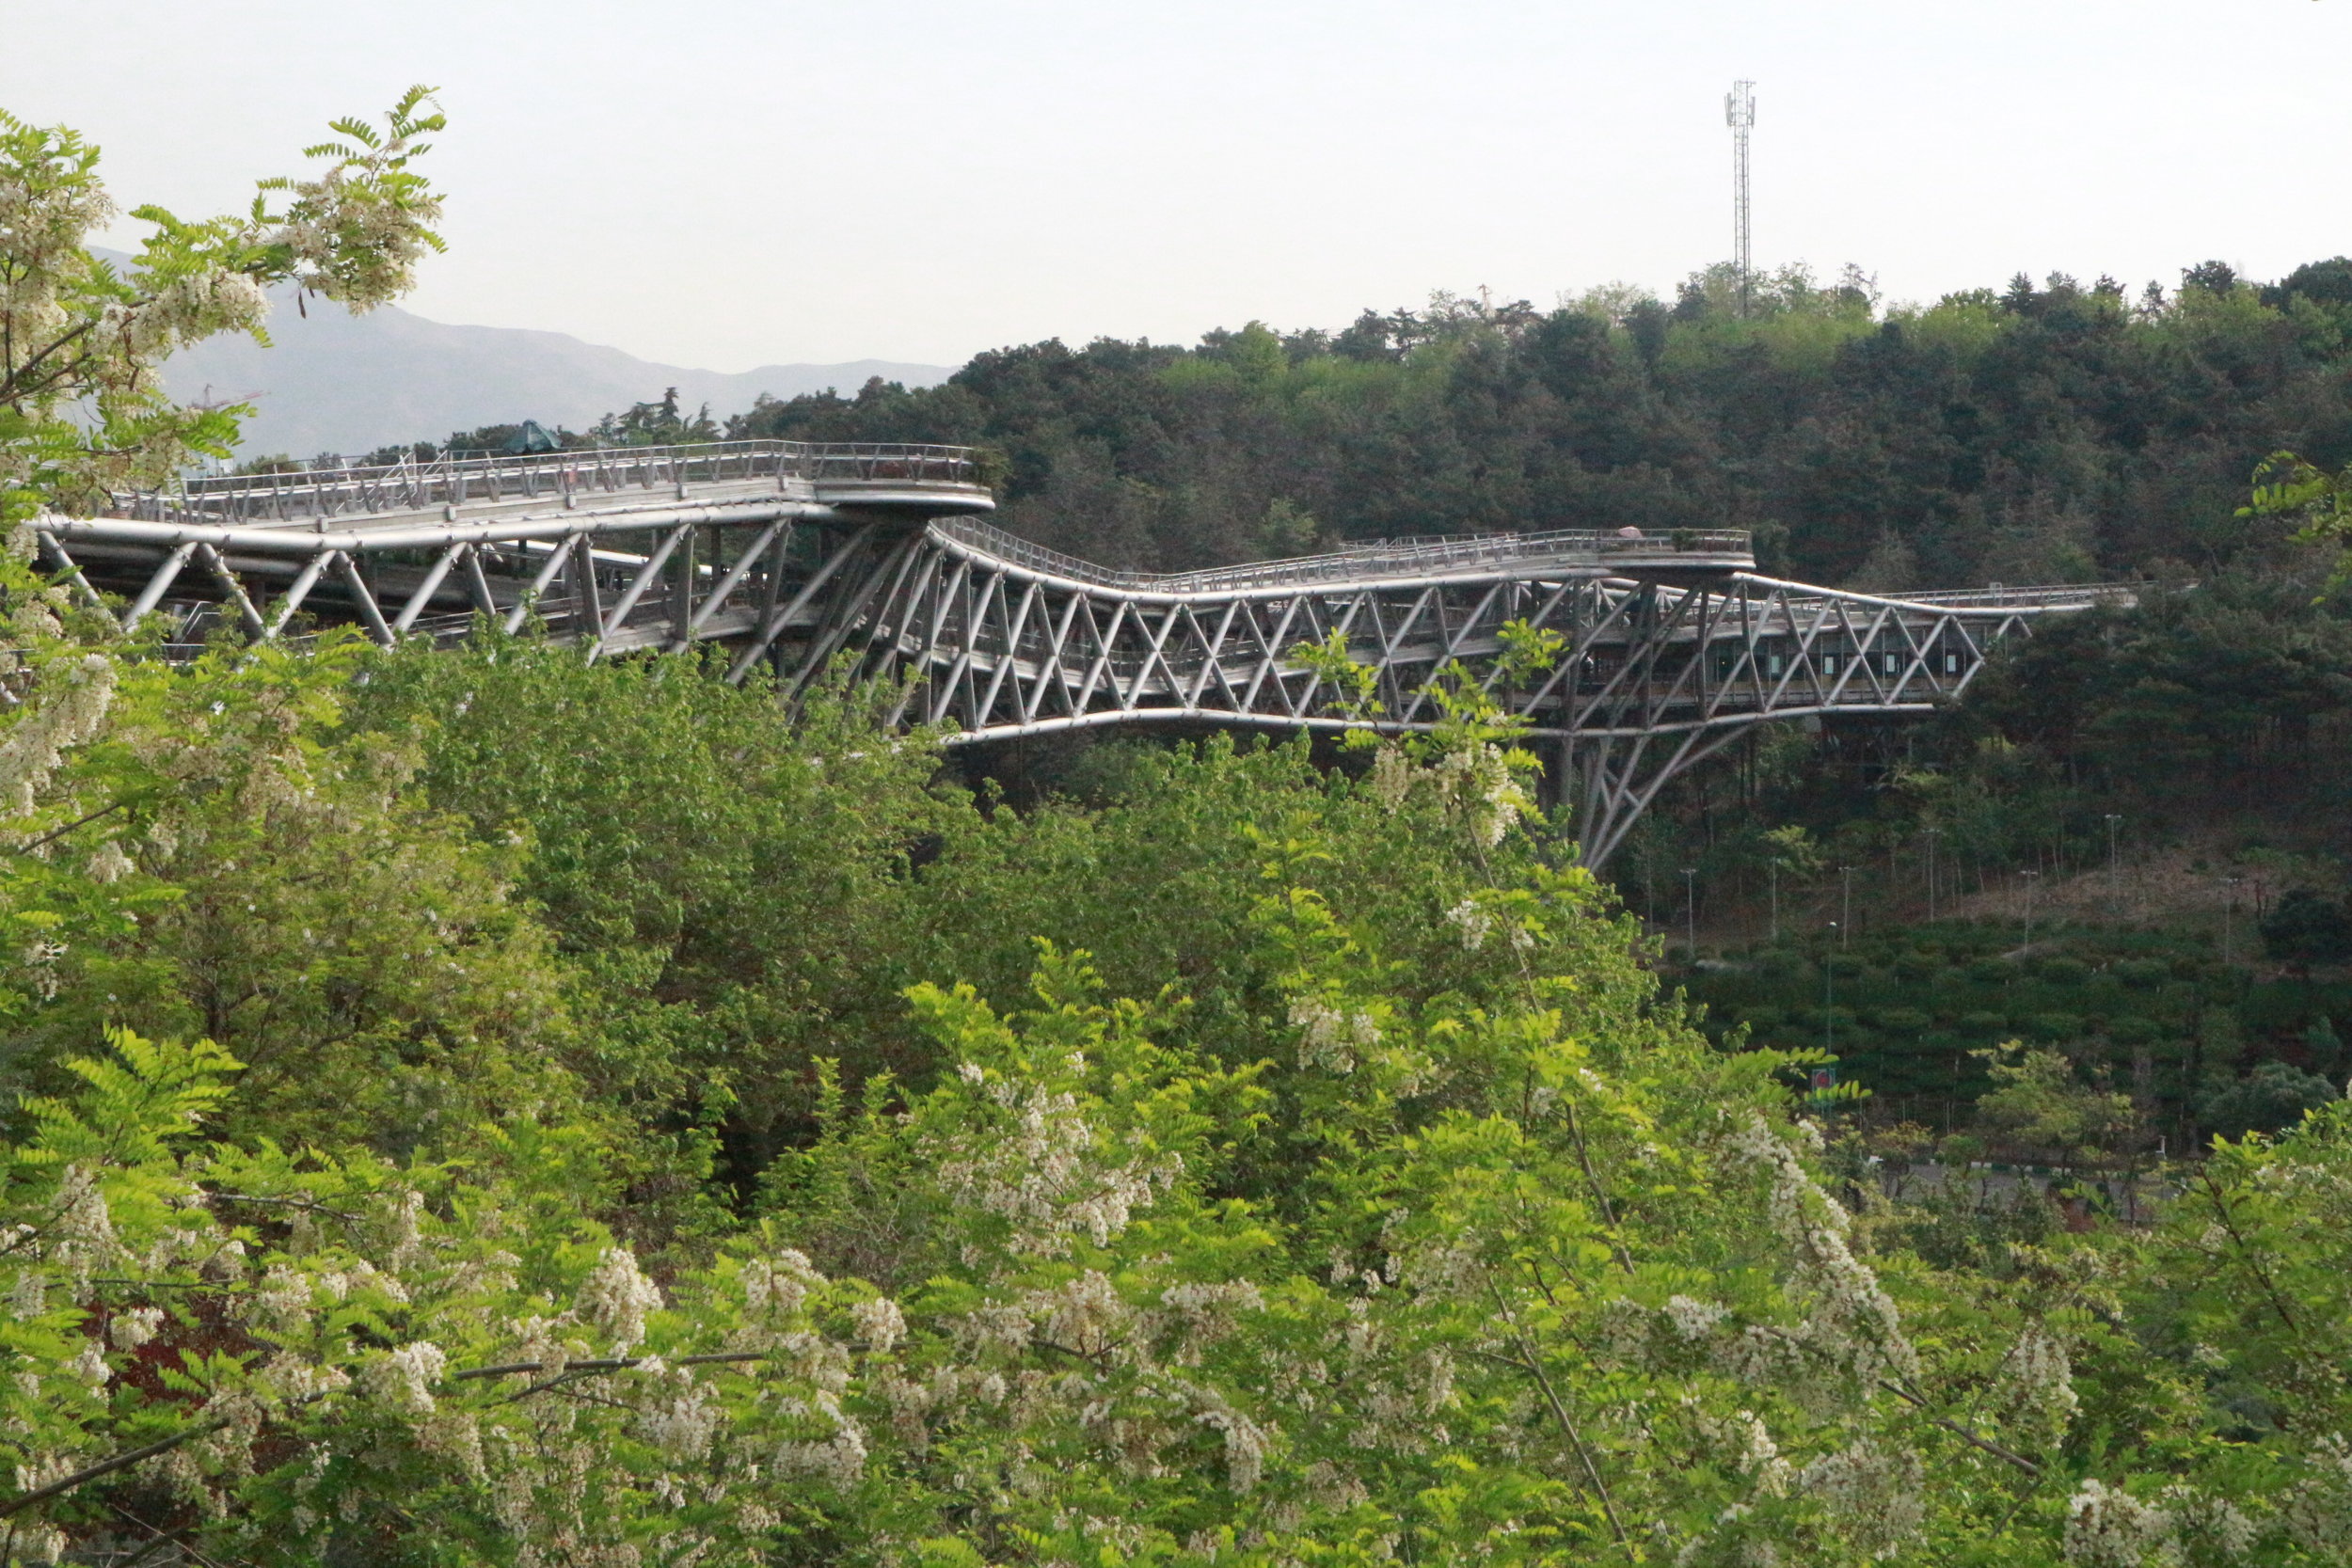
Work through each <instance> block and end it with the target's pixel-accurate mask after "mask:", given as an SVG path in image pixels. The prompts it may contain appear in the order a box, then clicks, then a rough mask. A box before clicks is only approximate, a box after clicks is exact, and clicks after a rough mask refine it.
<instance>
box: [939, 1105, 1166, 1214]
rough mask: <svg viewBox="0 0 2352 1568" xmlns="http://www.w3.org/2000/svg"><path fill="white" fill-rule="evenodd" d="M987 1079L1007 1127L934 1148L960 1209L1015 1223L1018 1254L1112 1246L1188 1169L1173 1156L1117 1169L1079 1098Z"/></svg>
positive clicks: (954, 1138)
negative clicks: (1082, 1242)
mask: <svg viewBox="0 0 2352 1568" xmlns="http://www.w3.org/2000/svg"><path fill="white" fill-rule="evenodd" d="M983 1079H984V1082H983V1084H982V1099H983V1101H984V1102H985V1103H987V1104H989V1105H991V1106H993V1108H994V1109H995V1110H996V1111H997V1112H998V1113H1000V1116H1001V1117H1002V1118H1004V1119H1000V1120H998V1121H996V1123H995V1125H993V1126H988V1127H984V1128H975V1129H972V1130H971V1131H968V1132H959V1133H957V1134H955V1135H953V1136H951V1137H948V1138H942V1139H935V1140H932V1141H931V1152H932V1153H933V1155H934V1156H935V1157H936V1158H937V1160H938V1163H939V1165H938V1168H939V1180H940V1184H941V1185H942V1186H943V1187H945V1188H946V1191H947V1193H948V1195H949V1196H951V1197H952V1198H953V1199H954V1200H955V1201H956V1202H957V1203H959V1204H962V1205H966V1206H969V1207H971V1208H975V1209H977V1210H978V1211H980V1212H982V1213H985V1214H993V1215H995V1216H997V1217H999V1218H1002V1219H1005V1220H1007V1221H1009V1222H1010V1224H1011V1227H1012V1229H1011V1234H1010V1235H1009V1237H1008V1238H1007V1240H1006V1243H1005V1244H1006V1247H1007V1249H1008V1250H1009V1251H1011V1252H1012V1253H1014V1254H1016V1255H1025V1256H1035V1257H1048V1258H1061V1257H1067V1256H1068V1255H1069V1252H1070V1248H1071V1244H1072V1243H1073V1241H1074V1240H1075V1239H1076V1238H1077V1237H1079V1236H1081V1235H1083V1236H1085V1237H1087V1238H1088V1239H1089V1240H1090V1241H1091V1242H1092V1243H1094V1244H1095V1245H1096V1246H1104V1245H1107V1244H1108V1243H1109V1242H1110V1241H1111V1239H1112V1238H1113V1237H1115V1236H1117V1235H1119V1234H1120V1232H1121V1231H1123V1230H1125V1229H1126V1228H1127V1220H1128V1216H1129V1215H1130V1214H1132V1213H1133V1212H1135V1211H1136V1210H1137V1209H1144V1208H1149V1207H1150V1206H1151V1204H1152V1198H1153V1196H1155V1194H1157V1193H1158V1192H1161V1191H1164V1190H1166V1189H1167V1188H1168V1186H1169V1185H1171V1184H1172V1183H1173V1182H1174V1181H1175V1180H1176V1178H1177V1177H1178V1176H1179V1175H1181V1174H1182V1172H1183V1170H1184V1159H1183V1157H1182V1156H1181V1155H1178V1154H1175V1153H1172V1152H1171V1153H1164V1154H1161V1155H1159V1156H1157V1157H1156V1158H1151V1159H1145V1158H1135V1159H1129V1160H1126V1161H1122V1162H1120V1163H1119V1164H1112V1163H1110V1162H1109V1160H1107V1159H1106V1158H1104V1156H1103V1155H1102V1154H1101V1153H1099V1152H1098V1150H1097V1148H1096V1144H1097V1141H1098V1140H1097V1137H1096V1133H1095V1130H1094V1126H1093V1124H1092V1123H1090V1122H1089V1121H1088V1120H1087V1118H1086V1117H1085V1115H1084V1113H1083V1112H1082V1111H1081V1110H1080V1108H1079V1105H1078V1100H1077V1097H1076V1096H1075V1095H1073V1094H1071V1093H1068V1092H1060V1093H1057V1092H1055V1091H1054V1090H1052V1089H1050V1088H1048V1087H1047V1086H1046V1085H1042V1084H1027V1085H1013V1084H1011V1083H1009V1082H1007V1081H1006V1080H1004V1079H1001V1078H999V1079H986V1078H985V1075H983ZM971 1081H972V1080H971V1079H970V1077H969V1075H968V1074H967V1076H966V1082H971ZM1007 1120H1009V1123H1010V1125H1009V1126H1008V1125H1005V1121H1007Z"/></svg>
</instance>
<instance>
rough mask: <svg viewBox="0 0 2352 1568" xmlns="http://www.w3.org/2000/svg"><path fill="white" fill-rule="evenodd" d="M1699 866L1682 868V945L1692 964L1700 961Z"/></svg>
mask: <svg viewBox="0 0 2352 1568" xmlns="http://www.w3.org/2000/svg"><path fill="white" fill-rule="evenodd" d="M1698 876H1699V873H1698V867H1696V866H1694V865H1686V866H1684V867H1683V868H1682V946H1683V949H1684V952H1685V955H1686V956H1687V957H1688V958H1689V960H1690V961H1691V962H1692V964H1696V963H1697V962H1698V961H1699V893H1698V887H1699V883H1698Z"/></svg>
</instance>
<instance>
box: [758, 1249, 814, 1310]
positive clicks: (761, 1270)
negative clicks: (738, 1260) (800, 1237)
mask: <svg viewBox="0 0 2352 1568" xmlns="http://www.w3.org/2000/svg"><path fill="white" fill-rule="evenodd" d="M739 1284H740V1285H741V1286H742V1290H743V1305H744V1306H745V1307H749V1308H751V1311H752V1315H753V1316H755V1317H762V1318H788V1317H790V1316H792V1315H793V1314H794V1313H796V1312H798V1311H800V1309H801V1308H802V1307H803V1305H805V1304H806V1303H807V1301H808V1298H809V1293H810V1292H811V1291H819V1290H822V1289H823V1288H824V1285H825V1276H824V1275H821V1274H818V1272H817V1270H816V1268H815V1267H814V1266H813V1265H812V1264H810V1262H809V1260H808V1255H807V1254H806V1253H804V1252H801V1251H799V1250H798V1249H796V1248H793V1247H787V1248H785V1249H784V1250H783V1251H782V1252H780V1253H778V1254H777V1255H776V1257H775V1259H774V1260H773V1261H771V1260H770V1259H765V1258H755V1259H752V1260H751V1261H750V1262H748V1263H746V1264H744V1265H743V1272H742V1274H741V1275H739Z"/></svg>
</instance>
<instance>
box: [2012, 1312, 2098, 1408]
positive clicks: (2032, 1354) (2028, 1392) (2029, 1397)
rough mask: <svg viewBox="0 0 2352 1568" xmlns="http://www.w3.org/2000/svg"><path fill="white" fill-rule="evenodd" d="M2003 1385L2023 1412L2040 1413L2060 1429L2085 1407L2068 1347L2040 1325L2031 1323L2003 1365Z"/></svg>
mask: <svg viewBox="0 0 2352 1568" xmlns="http://www.w3.org/2000/svg"><path fill="white" fill-rule="evenodd" d="M2001 1381H2002V1383H2003V1384H2004V1385H2005V1386H2006V1388H2007V1391H2008V1393H2009V1396H2010V1402H2011V1404H2012V1406H2013V1407H2014V1408H2017V1409H2020V1410H2033V1411H2039V1412H2040V1413H2041V1414H2042V1416H2044V1417H2045V1418H2048V1419H2049V1420H2051V1421H2053V1422H2055V1423H2056V1424H2057V1425H2058V1426H2059V1427H2060V1428H2063V1427H2064V1426H2065V1425H2066V1423H2067V1422H2068V1421H2070V1420H2072V1419H2073V1418H2074V1412H2075V1410H2076V1409H2077V1408H2078V1407H2079V1405H2080V1404H2081V1400H2080V1398H2079V1397H2078V1396H2077V1395H2076V1394H2075V1392H2074V1363H2073V1362H2072V1361H2071V1360H2069V1359H2068V1357H2067V1354H2066V1343H2065V1341H2064V1340H2062V1339H2059V1338H2057V1337H2056V1336H2054V1335H2053V1334H2051V1333H2050V1331H2049V1329H2048V1328H2046V1327H2045V1326H2043V1325H2042V1323H2027V1324H2026V1327H2025V1329H2024V1331H2023V1332H2022V1333H2020V1334H2019V1335H2018V1336H2017V1338H2016V1340H2015V1341H2014V1342H2013V1343H2012V1344H2011V1345H2010V1351H2009V1354H2008V1356H2007V1357H2006V1358H2005V1359H2004V1360H2003V1361H2002V1363H2001Z"/></svg>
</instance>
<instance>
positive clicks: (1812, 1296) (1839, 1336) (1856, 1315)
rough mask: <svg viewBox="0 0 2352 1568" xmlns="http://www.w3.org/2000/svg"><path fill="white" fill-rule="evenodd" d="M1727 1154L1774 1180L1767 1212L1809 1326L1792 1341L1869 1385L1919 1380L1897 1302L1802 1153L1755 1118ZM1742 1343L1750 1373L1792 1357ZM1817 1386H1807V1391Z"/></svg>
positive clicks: (1754, 1339)
mask: <svg viewBox="0 0 2352 1568" xmlns="http://www.w3.org/2000/svg"><path fill="white" fill-rule="evenodd" d="M1727 1151H1728V1153H1729V1154H1730V1156H1731V1158H1732V1160H1733V1161H1734V1162H1735V1163H1738V1164H1749V1165H1753V1166H1757V1167H1760V1168H1761V1169H1762V1170H1763V1171H1764V1172H1765V1174H1766V1176H1767V1177H1768V1179H1769V1186H1768V1196H1766V1199H1765V1207H1766V1211H1767V1212H1769V1213H1770V1214H1771V1216H1772V1225H1773V1227H1774V1228H1775V1229H1776V1230H1777V1231H1778V1232H1779V1233H1780V1236H1781V1239H1782V1240H1783V1241H1784V1242H1785V1243H1787V1244H1788V1249H1789V1252H1790V1254H1791V1256H1792V1259H1793V1267H1792V1268H1791V1270H1790V1276H1789V1289H1790V1291H1791V1293H1792V1294H1794V1295H1795V1296H1796V1297H1797V1298H1798V1299H1799V1300H1800V1301H1801V1302H1802V1303H1804V1307H1805V1319H1804V1323H1802V1324H1800V1325H1799V1326H1798V1327H1797V1328H1795V1329H1794V1330H1791V1331H1789V1332H1788V1338H1789V1339H1790V1340H1792V1341H1793V1342H1794V1344H1795V1345H1796V1346H1798V1347H1800V1348H1802V1349H1803V1350H1804V1351H1805V1352H1807V1353H1809V1354H1810V1355H1811V1356H1813V1357H1816V1358H1819V1359H1822V1360H1826V1361H1828V1362H1829V1363H1830V1364H1831V1365H1834V1366H1836V1367H1838V1368H1840V1369H1842V1370H1844V1371H1845V1372H1846V1374H1847V1375H1848V1376H1849V1377H1850V1378H1851V1379H1852V1380H1853V1382H1854V1383H1855V1384H1856V1385H1858V1386H1863V1387H1867V1386H1869V1385H1870V1384H1873V1383H1876V1382H1878V1381H1879V1380H1880V1379H1882V1378H1891V1379H1895V1380H1898V1381H1900V1380H1905V1379H1909V1378H1913V1377H1915V1376H1916V1375H1917V1374H1918V1370H1919V1356H1918V1353H1917V1351H1915V1349H1914V1348H1913V1347H1912V1344H1911V1341H1910V1339H1909V1338H1906V1337H1905V1336H1904V1334H1903V1330H1902V1323H1901V1321H1900V1319H1899V1316H1898V1314H1897V1312H1896V1310H1895V1303H1894V1301H1893V1299H1892V1298H1890V1297H1889V1296H1888V1295H1887V1294H1886V1292H1885V1291H1884V1290H1883V1289H1882V1288H1881V1287H1880V1285H1879V1281H1878V1275H1876V1274H1874V1273H1872V1272H1871V1270H1870V1268H1869V1267H1868V1265H1867V1264H1865V1263H1864V1262H1863V1261H1862V1260H1861V1259H1858V1258H1856V1257H1855V1256H1854V1255H1853V1251H1852V1249H1851V1247H1850V1246H1849V1245H1848V1244H1847V1240H1846V1237H1847V1230H1848V1227H1849V1225H1850V1224H1851V1221H1850V1220H1849V1219H1848V1216H1847V1214H1846V1211H1845V1210H1844V1209H1843V1208H1841V1207H1840V1206H1839V1205H1838V1203H1837V1201H1836V1199H1834V1198H1832V1197H1831V1196H1829V1195H1828V1194H1827V1193H1825V1192H1823V1191H1821V1189H1820V1186H1819V1185H1818V1184H1817V1183H1816V1182H1815V1181H1814V1180H1813V1178H1812V1177H1811V1176H1810V1175H1808V1174H1807V1173H1806V1171H1805V1168H1804V1164H1802V1163H1801V1162H1800V1161H1799V1160H1798V1159H1797V1155H1796V1151H1795V1150H1794V1149H1792V1148H1789V1147H1788V1144H1787V1143H1786V1142H1785V1141H1783V1140H1782V1139H1781V1138H1780V1137H1778V1136H1777V1135H1775V1134H1774V1133H1773V1132H1772V1129H1771V1128H1770V1127H1768V1126H1766V1125H1765V1123H1764V1118H1763V1117H1760V1116H1751V1117H1749V1118H1748V1121H1747V1124H1746V1125H1745V1126H1744V1127H1743V1128H1741V1130H1740V1132H1738V1133H1736V1134H1734V1135H1733V1136H1732V1138H1731V1139H1730V1140H1729V1141H1728V1144H1727ZM1742 1342H1743V1343H1745V1345H1746V1346H1747V1349H1748V1350H1749V1351H1750V1352H1751V1353H1752V1354H1753V1355H1754V1358H1755V1364H1754V1365H1753V1366H1752V1367H1751V1368H1750V1369H1748V1370H1750V1371H1751V1373H1752V1374H1755V1375H1769V1374H1770V1371H1771V1370H1773V1368H1774V1364H1775V1363H1777V1362H1780V1361H1781V1360H1783V1359H1784V1357H1783V1356H1782V1354H1780V1352H1779V1351H1778V1350H1777V1348H1776V1347H1773V1346H1771V1345H1768V1344H1766V1343H1764V1342H1763V1340H1762V1338H1759V1337H1758V1336H1757V1335H1756V1334H1754V1333H1751V1334H1750V1335H1747V1336H1743V1337H1742ZM1810 1381H1813V1380H1801V1381H1800V1384H1799V1392H1800V1393H1802V1392H1803V1391H1804V1386H1805V1384H1806V1383H1807V1382H1810ZM1824 1392H1825V1390H1824Z"/></svg>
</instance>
